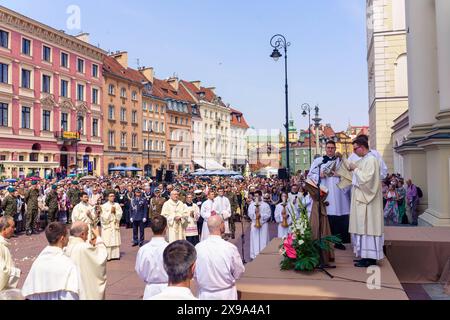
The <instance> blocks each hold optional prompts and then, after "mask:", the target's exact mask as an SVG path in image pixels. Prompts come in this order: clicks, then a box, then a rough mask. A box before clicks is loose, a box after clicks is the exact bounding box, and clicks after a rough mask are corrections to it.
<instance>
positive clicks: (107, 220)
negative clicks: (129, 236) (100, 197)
mask: <svg viewBox="0 0 450 320" xmlns="http://www.w3.org/2000/svg"><path fill="white" fill-rule="evenodd" d="M115 198H116V195H115V194H114V193H110V194H109V195H108V202H106V203H105V204H103V205H102V207H101V211H102V212H101V214H100V222H101V225H102V239H103V241H104V243H105V245H106V250H107V252H108V261H110V260H120V245H121V244H122V240H121V238H120V219H122V214H123V211H122V207H121V206H120V205H119V204H118V203H115V202H114V201H115Z"/></svg>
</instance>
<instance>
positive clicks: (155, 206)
mask: <svg viewBox="0 0 450 320" xmlns="http://www.w3.org/2000/svg"><path fill="white" fill-rule="evenodd" d="M165 202H166V199H165V198H163V197H161V190H159V189H155V196H154V197H153V198H152V199H151V200H150V219H153V218H155V217H156V216H159V215H161V211H162V207H163V205H164V203H165Z"/></svg>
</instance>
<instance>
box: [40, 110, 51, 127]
mask: <svg viewBox="0 0 450 320" xmlns="http://www.w3.org/2000/svg"><path fill="white" fill-rule="evenodd" d="M50 116H51V112H50V111H48V110H43V111H42V130H44V131H50Z"/></svg>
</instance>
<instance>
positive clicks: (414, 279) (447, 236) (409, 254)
mask: <svg viewBox="0 0 450 320" xmlns="http://www.w3.org/2000/svg"><path fill="white" fill-rule="evenodd" d="M385 251H386V256H387V257H388V259H389V261H390V263H391V264H392V267H393V268H394V271H395V273H396V274H397V276H398V278H399V279H400V282H401V283H421V284H424V283H435V282H437V281H439V279H440V278H441V276H442V274H443V273H445V272H448V270H446V271H445V270H444V269H445V267H446V265H447V266H450V262H449V260H450V228H448V227H385Z"/></svg>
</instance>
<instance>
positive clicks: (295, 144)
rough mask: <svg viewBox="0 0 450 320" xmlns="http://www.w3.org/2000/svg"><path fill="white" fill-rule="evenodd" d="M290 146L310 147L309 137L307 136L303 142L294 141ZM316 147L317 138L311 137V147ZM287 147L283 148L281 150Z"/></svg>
mask: <svg viewBox="0 0 450 320" xmlns="http://www.w3.org/2000/svg"><path fill="white" fill-rule="evenodd" d="M289 147H290V148H291V149H292V148H303V149H304V148H309V138H305V141H303V142H294V143H292V142H291V143H290V144H289ZM315 147H316V140H315V139H311V148H315ZM284 149H286V147H283V148H281V150H284Z"/></svg>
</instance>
